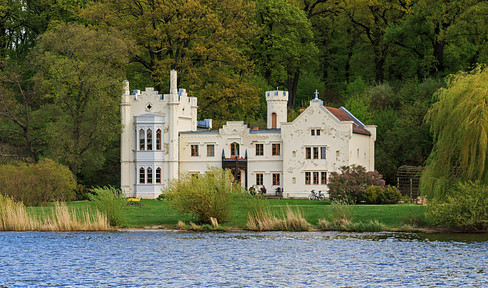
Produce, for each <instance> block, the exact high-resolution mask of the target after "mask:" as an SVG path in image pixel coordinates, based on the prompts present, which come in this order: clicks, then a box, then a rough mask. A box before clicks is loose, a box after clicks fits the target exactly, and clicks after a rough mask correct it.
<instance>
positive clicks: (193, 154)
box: [191, 145, 198, 157]
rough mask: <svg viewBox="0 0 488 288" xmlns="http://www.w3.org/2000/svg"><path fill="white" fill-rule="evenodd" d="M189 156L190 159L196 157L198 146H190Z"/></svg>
mask: <svg viewBox="0 0 488 288" xmlns="http://www.w3.org/2000/svg"><path fill="white" fill-rule="evenodd" d="M191 156H192V157H197V156H198V145H191Z"/></svg>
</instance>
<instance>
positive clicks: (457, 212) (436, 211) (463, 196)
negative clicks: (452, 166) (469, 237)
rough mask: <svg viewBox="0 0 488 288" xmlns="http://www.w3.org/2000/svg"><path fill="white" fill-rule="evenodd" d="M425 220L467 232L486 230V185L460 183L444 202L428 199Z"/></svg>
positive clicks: (487, 200) (487, 216) (487, 210)
mask: <svg viewBox="0 0 488 288" xmlns="http://www.w3.org/2000/svg"><path fill="white" fill-rule="evenodd" d="M426 218H427V220H430V221H429V222H432V223H434V224H438V225H448V226H454V227H459V228H463V229H467V230H483V229H487V228H488V185H483V184H480V183H479V182H464V183H462V182H460V183H458V184H457V185H455V186H454V188H453V189H452V190H451V191H450V193H449V194H448V195H447V196H446V198H445V200H438V199H429V202H428V204H427V212H426Z"/></svg>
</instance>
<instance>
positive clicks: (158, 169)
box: [156, 167, 161, 184]
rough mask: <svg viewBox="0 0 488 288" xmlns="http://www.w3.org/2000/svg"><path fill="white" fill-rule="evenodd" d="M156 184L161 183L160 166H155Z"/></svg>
mask: <svg viewBox="0 0 488 288" xmlns="http://www.w3.org/2000/svg"><path fill="white" fill-rule="evenodd" d="M156 184H161V168H159V167H158V168H156Z"/></svg>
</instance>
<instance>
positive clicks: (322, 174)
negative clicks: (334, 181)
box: [320, 172, 327, 185]
mask: <svg viewBox="0 0 488 288" xmlns="http://www.w3.org/2000/svg"><path fill="white" fill-rule="evenodd" d="M320 184H322V185H325V184H327V172H320Z"/></svg>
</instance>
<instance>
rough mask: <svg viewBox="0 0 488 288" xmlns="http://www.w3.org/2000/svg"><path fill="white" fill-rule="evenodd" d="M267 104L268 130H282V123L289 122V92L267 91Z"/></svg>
mask: <svg viewBox="0 0 488 288" xmlns="http://www.w3.org/2000/svg"><path fill="white" fill-rule="evenodd" d="M266 103H267V106H268V113H267V118H268V121H267V125H266V126H267V128H268V129H278V128H281V123H282V122H286V121H287V116H288V114H287V104H288V92H287V91H279V90H278V89H276V91H267V92H266Z"/></svg>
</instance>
